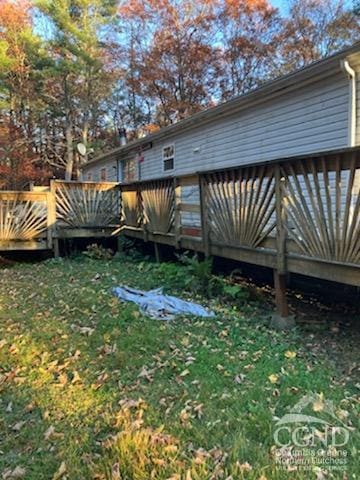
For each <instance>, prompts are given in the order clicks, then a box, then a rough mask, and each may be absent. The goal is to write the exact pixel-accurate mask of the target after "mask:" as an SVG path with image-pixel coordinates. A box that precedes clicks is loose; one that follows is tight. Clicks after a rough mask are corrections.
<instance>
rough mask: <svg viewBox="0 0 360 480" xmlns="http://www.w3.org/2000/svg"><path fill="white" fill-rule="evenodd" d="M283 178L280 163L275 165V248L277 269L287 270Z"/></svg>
mask: <svg viewBox="0 0 360 480" xmlns="http://www.w3.org/2000/svg"><path fill="white" fill-rule="evenodd" d="M284 187H285V178H283V177H282V176H281V166H280V164H279V163H278V164H276V165H275V209H276V250H277V271H278V273H279V274H285V273H286V272H287V267H286V221H287V219H286V209H285V202H284V199H285V188H284Z"/></svg>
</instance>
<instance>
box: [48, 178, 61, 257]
mask: <svg viewBox="0 0 360 480" xmlns="http://www.w3.org/2000/svg"><path fill="white" fill-rule="evenodd" d="M47 200H48V201H47V204H48V220H47V221H48V242H49V248H52V249H53V251H54V256H55V257H58V256H59V239H58V238H57V232H56V187H55V181H54V180H51V181H50V192H49V193H48V195H47Z"/></svg>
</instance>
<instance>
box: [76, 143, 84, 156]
mask: <svg viewBox="0 0 360 480" xmlns="http://www.w3.org/2000/svg"><path fill="white" fill-rule="evenodd" d="M77 151H78V152H79V153H80V155H82V156H83V157H84V156H85V155H86V147H85V145H84V144H83V143H78V144H77Z"/></svg>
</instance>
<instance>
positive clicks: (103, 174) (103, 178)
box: [100, 168, 106, 182]
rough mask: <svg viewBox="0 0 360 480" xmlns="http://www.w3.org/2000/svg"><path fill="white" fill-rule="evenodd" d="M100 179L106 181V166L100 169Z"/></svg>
mask: <svg viewBox="0 0 360 480" xmlns="http://www.w3.org/2000/svg"><path fill="white" fill-rule="evenodd" d="M100 180H101V181H102V182H106V168H102V169H101V170H100Z"/></svg>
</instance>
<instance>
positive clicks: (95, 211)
mask: <svg viewBox="0 0 360 480" xmlns="http://www.w3.org/2000/svg"><path fill="white" fill-rule="evenodd" d="M120 231H124V232H125V233H126V234H128V235H131V236H133V237H137V238H141V239H143V240H149V241H153V242H154V243H155V245H159V244H162V243H163V244H168V245H172V246H174V247H176V248H184V249H191V250H194V251H200V252H203V253H205V255H216V256H220V257H225V258H231V259H235V260H240V261H244V262H248V263H252V264H255V265H262V266H266V267H270V268H272V269H274V271H275V272H276V281H277V282H278V284H281V281H282V277H283V276H284V275H285V274H286V273H287V272H295V273H300V274H305V275H310V276H314V277H318V278H323V279H328V280H335V281H339V282H342V283H347V284H351V285H357V286H360V148H354V149H347V150H345V151H342V152H333V153H328V154H325V153H324V154H319V155H313V156H308V157H305V158H304V157H303V158H293V159H289V160H283V161H273V162H268V163H264V164H257V165H251V166H241V167H237V168H230V169H223V170H216V171H210V172H201V173H199V174H193V175H186V176H180V177H175V178H174V177H171V178H170V177H169V178H160V179H154V180H146V181H141V182H135V183H132V184H125V185H124V184H123V185H119V184H117V183H109V182H64V181H57V180H56V181H53V182H52V183H51V187H50V189H49V190H48V191H43V190H40V189H36V190H34V191H32V192H4V191H2V192H0V250H1V249H3V250H4V249H17V248H20V249H23V248H55V249H56V245H57V241H58V239H59V238H69V237H81V236H85V237H86V236H88V237H92V236H108V235H114V234H115V235H116V234H118V233H119V232H120Z"/></svg>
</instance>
